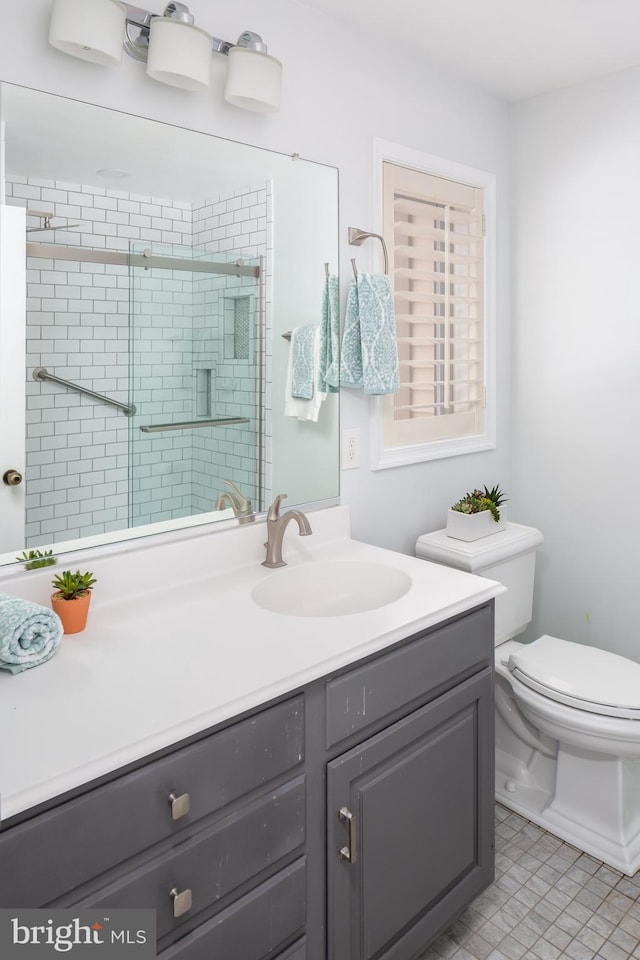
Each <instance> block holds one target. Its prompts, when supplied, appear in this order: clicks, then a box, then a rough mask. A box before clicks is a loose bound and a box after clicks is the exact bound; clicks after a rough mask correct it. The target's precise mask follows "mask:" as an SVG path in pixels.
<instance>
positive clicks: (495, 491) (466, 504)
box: [451, 485, 509, 523]
mask: <svg viewBox="0 0 640 960" xmlns="http://www.w3.org/2000/svg"><path fill="white" fill-rule="evenodd" d="M508 499H509V498H508V497H507V496H506V495H505V494H504V493H503V492H502V490H501V489H500V487H499V486H497V485H496V486H495V487H492V488H491V489H490V490H489V488H488V487H487V486H485V487H484V490H478V489H475V490H472V491H471V492H470V493H465V495H464V497H462V498H461V499H460V500H458V502H457V503H454V504H453V506H452V507H451V509H452V510H456V511H457V512H458V513H482V511H483V510H490V511H491V516H492V517H493V519H494V520H495V522H496V523H500V507H501V506H502V504H503V503H505V501H506V500H508Z"/></svg>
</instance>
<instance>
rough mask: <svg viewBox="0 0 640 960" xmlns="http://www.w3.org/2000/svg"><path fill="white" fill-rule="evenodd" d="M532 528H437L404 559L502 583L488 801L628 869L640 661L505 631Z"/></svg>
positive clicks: (637, 815) (528, 588)
mask: <svg viewBox="0 0 640 960" xmlns="http://www.w3.org/2000/svg"><path fill="white" fill-rule="evenodd" d="M541 542H542V535H541V534H540V533H539V532H538V531H536V530H534V529H533V528H531V527H522V526H521V525H519V524H511V523H510V524H507V529H506V530H505V531H504V532H503V533H497V534H493V535H491V536H489V537H486V538H484V539H483V540H481V541H474V542H472V543H466V542H461V541H456V540H452V539H451V538H450V537H447V536H446V531H444V530H442V531H436V533H433V534H426V535H424V536H422V537H420V538H419V539H418V542H417V544H416V555H417V556H419V557H422V558H423V559H429V560H435V561H436V562H439V563H446V564H447V565H449V566H455V567H457V568H458V569H466V570H468V571H470V572H473V573H477V574H480V575H481V576H487V577H490V578H491V579H493V580H498V581H500V582H502V583H503V584H505V586H507V588H508V593H506V594H504V595H502V596H499V597H497V598H496V601H495V602H496V649H495V667H496V676H495V702H496V768H495V783H496V797H497V799H498V800H499V801H500V802H501V803H503V804H504V805H505V806H507V807H509V808H510V809H512V810H514V811H516V812H517V813H519V814H521V815H522V816H524V817H526V818H527V819H529V820H532V821H533V822H534V823H537V824H539V825H540V826H542V827H544V829H546V830H549V831H550V832H551V833H553V834H555V835H556V836H558V837H560V838H561V839H563V840H567V841H568V842H570V843H572V844H574V845H575V846H576V847H578V848H579V849H581V850H584V851H585V852H586V853H589V854H591V855H592V856H593V857H595V858H597V859H598V860H602V861H604V862H605V863H607V864H609V865H610V866H612V867H614V868H616V869H618V870H621V871H622V872H624V873H627V874H629V875H633V874H634V873H636V871H637V870H638V869H640V664H638V663H635V662H634V661H631V660H628V659H626V658H625V657H619V656H617V655H615V654H612V653H609V652H607V651H604V650H599V649H596V648H594V647H587V646H585V645H583V644H579V643H572V642H569V641H566V640H562V639H559V638H557V637H551V636H546V635H545V636H542V637H540V638H538V639H537V640H535V641H534V642H533V643H530V644H525V643H519V642H518V641H517V640H514V639H513V637H515V636H517V635H518V634H519V633H521V632H522V630H523V629H524V627H525V626H526V625H527V623H528V622H529V620H530V619H531V606H532V599H533V578H534V570H535V550H536V547H537V546H538V545H539V544H540V543H541Z"/></svg>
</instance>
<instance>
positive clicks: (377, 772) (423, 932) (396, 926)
mask: <svg viewBox="0 0 640 960" xmlns="http://www.w3.org/2000/svg"><path fill="white" fill-rule="evenodd" d="M492 690H493V677H492V671H491V670H490V669H487V670H484V671H482V672H481V673H479V674H476V675H475V676H474V677H472V678H471V679H469V680H467V681H465V682H464V683H462V684H460V685H459V686H457V687H455V688H454V689H453V690H451V691H449V692H448V693H446V694H444V695H443V696H442V697H439V698H438V699H437V700H434V701H433V702H432V703H430V704H427V705H426V706H425V707H423V708H422V709H420V710H416V711H415V713H412V714H410V715H409V716H408V717H406V718H405V719H403V720H401V721H399V722H398V723H395V724H393V725H392V726H390V727H388V728H387V729H386V730H383V731H382V733H380V734H378V735H377V736H375V737H371V738H370V739H369V740H366V741H365V742H364V743H362V744H360V745H359V746H358V747H355V748H354V749H353V750H350V751H349V752H348V753H345V754H343V755H342V756H340V757H338V758H337V759H336V760H333V761H332V762H331V763H329V765H328V778H327V788H328V817H329V824H328V858H329V863H328V871H327V872H328V881H329V919H328V922H329V960H369V958H372V957H374V956H375V957H376V958H384V960H407V958H413V957H415V956H416V954H418V953H419V952H420V950H422V949H423V948H425V947H426V946H427V945H428V944H429V943H430V942H431V940H432V939H433V938H434V937H435V936H436V935H437V934H438V933H439V932H440V930H442V929H443V928H444V927H445V926H447V925H448V924H449V923H450V922H451V921H452V920H453V919H454V918H455V916H456V915H457V914H458V913H459V912H460V911H461V910H462V909H463V908H464V907H465V906H466V905H467V904H468V903H469V902H470V901H471V900H472V899H473V898H474V897H475V896H476V895H477V894H478V893H479V892H480V891H481V890H482V889H484V887H486V886H487V885H488V884H489V883H490V882H491V880H492V879H493V700H492ZM347 857H348V858H349V859H346V858H347Z"/></svg>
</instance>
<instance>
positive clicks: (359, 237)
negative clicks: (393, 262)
mask: <svg viewBox="0 0 640 960" xmlns="http://www.w3.org/2000/svg"><path fill="white" fill-rule="evenodd" d="M369 237H373V238H374V239H375V240H379V241H380V243H381V244H382V253H383V255H384V272H385V273H389V254H388V253H387V245H386V243H385V242H384V237H381V236H380V234H379V233H369V231H368V230H362V229H361V228H360V227H349V243H350V244H351V246H354V247H359V246H360V245H361V244H362V241H363V240H368V239H369ZM351 265H352V267H353V271H354V274H355V276H358V273H357V270H356V267H355V261H354V260H352V261H351Z"/></svg>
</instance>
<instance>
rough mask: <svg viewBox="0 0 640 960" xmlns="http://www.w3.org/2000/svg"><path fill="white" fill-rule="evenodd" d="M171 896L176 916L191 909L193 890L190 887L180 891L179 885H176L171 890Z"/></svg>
mask: <svg viewBox="0 0 640 960" xmlns="http://www.w3.org/2000/svg"><path fill="white" fill-rule="evenodd" d="M169 896H170V897H171V899H172V900H173V915H174V917H181V916H182V915H183V913H187V912H188V911H189V910H191V904H192V902H193V901H192V897H191V890H189V889H188V888H187V889H186V890H182V891H178V888H177V887H174V888H173V890H170V891H169Z"/></svg>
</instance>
